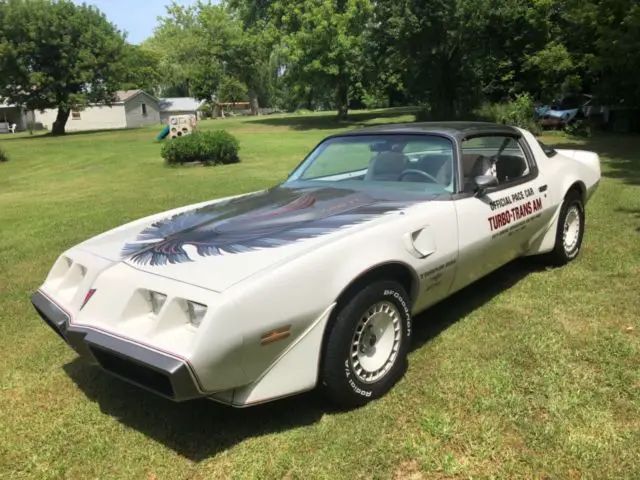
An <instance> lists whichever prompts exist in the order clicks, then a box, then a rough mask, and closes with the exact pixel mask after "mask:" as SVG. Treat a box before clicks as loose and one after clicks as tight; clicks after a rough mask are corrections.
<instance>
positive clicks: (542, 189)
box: [538, 185, 549, 193]
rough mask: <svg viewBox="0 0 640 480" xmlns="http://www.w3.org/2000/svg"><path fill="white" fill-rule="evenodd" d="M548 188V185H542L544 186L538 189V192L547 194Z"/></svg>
mask: <svg viewBox="0 0 640 480" xmlns="http://www.w3.org/2000/svg"><path fill="white" fill-rule="evenodd" d="M547 188H549V187H548V185H542V186H541V187H540V188H539V189H538V191H540V192H541V193H542V192H546V191H547Z"/></svg>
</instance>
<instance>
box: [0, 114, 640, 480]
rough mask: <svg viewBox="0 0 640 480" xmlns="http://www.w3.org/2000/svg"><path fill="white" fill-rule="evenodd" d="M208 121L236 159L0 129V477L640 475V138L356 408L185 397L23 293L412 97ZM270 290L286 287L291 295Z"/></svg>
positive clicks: (384, 117) (129, 140)
mask: <svg viewBox="0 0 640 480" xmlns="http://www.w3.org/2000/svg"><path fill="white" fill-rule="evenodd" d="M352 118H353V120H352V121H351V123H348V124H343V125H338V124H336V123H334V122H333V121H332V118H331V117H329V116H327V115H312V116H305V117H299V116H280V117H263V118H259V119H230V120H225V121H207V122H202V123H201V128H206V129H213V128H220V127H222V128H226V129H228V130H229V131H230V132H232V133H234V134H235V135H237V136H238V138H239V139H240V142H241V148H242V149H241V159H242V162H241V163H240V164H236V165H228V166H223V167H210V168H202V167H189V168H167V167H165V166H164V165H163V163H162V159H161V158H160V148H161V145H159V144H156V143H154V142H153V140H154V137H155V135H156V134H157V133H158V131H159V130H160V129H159V128H145V129H141V130H133V131H119V132H101V133H91V134H74V135H69V136H67V137H65V138H53V137H49V136H34V137H30V136H28V135H23V136H20V137H18V138H10V136H9V135H5V136H2V137H0V148H3V149H4V150H6V152H7V153H8V154H9V156H10V157H11V160H10V161H9V162H8V163H6V164H0V229H1V230H0V232H1V234H0V348H1V351H2V355H1V356H0V388H1V390H0V415H1V417H0V477H2V478H7V479H19V478H34V479H50V478H69V479H80V478H83V479H84V478H96V479H97V478H99V479H107V478H127V479H225V478H238V479H246V478H256V479H263V478H266V479H272V478H273V479H279V478H286V479H294V478H296V479H297V478H299V479H308V478H327V479H338V478H340V479H342V478H344V479H351V478H354V479H355V478H358V479H368V478H375V479H378V478H380V479H391V478H393V479H414V480H415V479H423V478H424V479H427V478H428V479H431V478H553V479H556V478H557V479H561V478H562V479H564V478H603V479H604V478H607V479H611V478H630V479H631V478H640V447H639V445H640V338H639V331H638V329H639V328H640V324H639V316H640V153H638V152H640V138H639V137H631V136H629V137H625V136H618V137H612V136H608V137H598V138H595V139H593V140H588V141H572V142H570V141H568V140H566V139H565V138H563V137H550V138H545V139H544V140H545V141H547V142H548V143H551V144H559V143H564V144H568V145H572V146H578V147H579V148H588V149H592V150H595V151H598V152H599V153H600V154H601V155H602V156H603V162H604V165H603V168H604V179H603V183H602V185H601V187H600V189H599V191H598V192H597V194H596V196H595V198H594V199H593V202H592V203H590V204H589V206H588V209H587V218H588V219H587V222H588V227H587V233H586V237H585V240H584V249H583V252H582V254H581V256H580V258H579V260H577V261H576V262H575V263H573V264H571V265H570V266H567V267H565V268H562V269H555V270H543V269H539V268H537V267H536V264H535V263H534V262H528V261H522V262H520V261H519V262H514V263H513V264H512V265H509V266H507V267H505V268H503V269H501V270H500V271H498V272H495V273H494V274H492V275H490V276H489V277H487V278H486V279H484V280H482V281H480V282H479V283H477V284H475V285H473V286H471V287H470V288H468V289H466V290H465V291H463V292H460V293H459V294H457V295H455V296H454V297H453V298H452V299H450V300H447V301H445V302H444V303H442V304H440V305H438V306H436V307H434V308H433V309H431V310H430V311H428V312H427V313H426V314H424V315H421V316H420V318H417V319H416V329H415V338H414V348H413V350H412V352H411V354H410V367H409V370H408V372H407V374H406V376H405V377H404V379H403V380H402V381H401V382H400V383H399V384H398V385H397V386H396V387H395V389H394V390H393V391H392V392H391V393H390V394H389V395H388V396H386V397H385V398H384V399H382V400H379V401H377V402H374V403H372V404H370V405H368V406H367V407H365V408H362V409H359V410H356V411H352V412H348V413H342V412H335V411H332V410H331V409H329V408H328V407H327V406H326V404H325V403H323V400H322V398H320V397H318V396H317V395H315V394H305V395H301V396H297V397H293V398H290V399H287V400H283V401H279V402H275V403H272V404H268V405H265V406H260V407H253V408H251V409H246V410H234V409H231V408H229V407H224V406H221V405H218V404H216V403H213V402H209V401H196V402H190V403H186V404H174V403H171V402H168V401H165V400H162V399H159V398H156V397H155V396H153V395H152V394H149V393H146V392H144V391H141V390H139V389H137V388H135V387H131V386H129V385H127V384H124V383H123V382H120V381H119V380H116V379H113V378H111V377H110V376H108V375H107V374H104V373H102V372H100V371H99V370H97V369H95V368H92V367H89V366H87V365H85V364H84V362H82V361H79V360H78V359H77V358H76V355H75V354H74V353H73V352H72V351H71V350H70V349H69V348H68V347H66V346H65V345H64V344H63V343H62V342H61V341H60V340H59V339H58V337H56V336H55V335H54V334H53V332H52V331H51V330H50V329H49V328H48V327H46V326H45V325H44V323H43V322H42V321H41V320H40V319H39V317H38V316H37V315H36V313H35V312H34V310H33V309H32V307H31V305H30V302H29V296H30V294H31V292H33V290H35V289H36V288H37V287H38V286H39V284H40V283H41V281H42V280H43V279H44V277H45V275H46V274H47V272H48V270H49V268H50V267H51V265H52V263H53V261H54V260H55V259H56V257H57V256H58V255H59V253H61V252H62V251H63V250H64V249H66V248H68V247H70V246H72V245H74V244H75V243H77V242H80V241H82V240H84V239H86V238H87V237H90V236H92V235H95V234H97V233H100V232H102V231H104V230H107V229H109V228H113V227H115V226H117V225H119V224H121V223H124V222H127V221H129V220H133V219H135V218H139V217H141V216H144V215H148V214H151V213H154V212H157V211H161V210H164V209H168V208H172V207H175V206H179V205H185V204H188V203H192V202H199V201H202V200H206V199H209V198H217V197H222V196H226V195H232V194H237V193H242V192H248V191H252V190H256V189H260V188H263V187H266V186H268V185H271V184H273V183H275V182H278V181H281V180H283V179H284V178H285V177H286V175H287V173H289V171H290V170H291V169H292V168H293V167H294V166H295V165H296V164H297V163H298V162H299V161H300V160H301V159H302V157H303V156H304V154H305V153H307V152H308V151H309V150H310V149H311V148H312V147H313V146H314V145H315V144H316V143H317V142H318V141H319V140H320V139H321V138H322V137H323V136H325V135H327V134H329V133H331V132H332V131H337V130H340V129H342V128H357V127H358V126H361V125H364V124H367V123H372V122H378V123H381V122H389V121H406V120H412V118H413V116H412V115H411V112H410V111H404V110H397V111H378V112H361V113H357V114H355V115H354V116H353V117H352ZM284 300H285V299H284V298H274V302H275V303H277V302H279V301H284Z"/></svg>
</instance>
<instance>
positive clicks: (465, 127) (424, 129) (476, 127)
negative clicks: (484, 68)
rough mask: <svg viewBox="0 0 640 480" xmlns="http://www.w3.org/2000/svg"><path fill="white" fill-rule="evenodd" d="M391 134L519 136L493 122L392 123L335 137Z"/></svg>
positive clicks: (342, 133)
mask: <svg viewBox="0 0 640 480" xmlns="http://www.w3.org/2000/svg"><path fill="white" fill-rule="evenodd" d="M376 133H378V134H389V133H400V134H402V133H413V134H415V133H432V134H437V135H445V136H448V137H457V138H459V137H464V136H467V135H470V134H489V135H496V134H504V135H519V134H520V132H519V130H518V129H516V128H515V127H511V126H509V125H503V124H500V123H491V122H416V123H392V124H385V125H374V126H371V127H364V128H358V129H355V130H349V131H348V132H341V133H337V134H335V135H332V136H334V137H342V136H353V135H362V134H376Z"/></svg>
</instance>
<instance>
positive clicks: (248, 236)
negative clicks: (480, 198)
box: [122, 187, 416, 266]
mask: <svg viewBox="0 0 640 480" xmlns="http://www.w3.org/2000/svg"><path fill="white" fill-rule="evenodd" d="M415 202H416V200H415V199H413V198H395V199H394V198H375V197H373V196H371V195H370V194H367V193H362V192H356V191H354V190H348V189H339V188H318V189H302V190H296V189H289V188H282V187H276V188H273V189H270V190H267V191H265V192H260V193H257V194H253V195H248V196H245V197H241V198H235V199H231V200H228V201H224V202H222V203H216V204H213V205H207V206H204V207H201V208H198V209H195V210H191V211H187V212H184V213H180V214H177V215H174V216H172V217H169V218H166V219H163V220H160V221H157V222H155V223H153V224H152V225H150V226H149V227H147V228H145V229H144V230H143V231H141V232H140V233H139V234H138V236H137V238H136V239H135V240H134V241H133V242H130V243H126V244H125V245H124V247H123V249H122V256H123V257H124V258H128V259H129V260H130V261H132V262H134V263H137V264H140V265H151V266H158V265H166V264H167V263H171V264H176V263H184V262H191V261H194V259H193V258H192V257H191V256H190V255H189V254H188V253H187V251H186V250H185V246H187V245H190V246H192V247H194V248H195V250H196V251H197V254H198V255H199V256H202V257H206V256H213V255H223V254H235V253H241V252H247V251H251V250H255V249H265V248H273V247H278V246H282V245H286V244H289V243H292V242H297V241H300V240H304V239H310V238H315V237H318V236H322V235H326V234H329V233H331V232H334V231H336V230H338V229H341V228H345V227H349V226H353V225H356V224H360V223H363V222H366V221H369V220H372V219H373V218H376V217H378V216H380V215H383V214H386V213H389V212H394V211H398V210H401V209H403V208H406V207H408V206H410V205H411V204H413V203H415Z"/></svg>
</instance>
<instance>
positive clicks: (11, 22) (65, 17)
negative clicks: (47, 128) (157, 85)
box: [0, 0, 125, 134]
mask: <svg viewBox="0 0 640 480" xmlns="http://www.w3.org/2000/svg"><path fill="white" fill-rule="evenodd" d="M124 49H125V38H124V36H123V34H122V33H121V32H120V31H118V29H117V28H116V27H115V26H114V25H113V24H111V23H110V22H109V21H107V19H106V18H105V16H104V15H103V14H102V13H100V12H99V11H98V10H97V9H95V8H94V7H91V6H88V5H84V4H83V5H75V4H74V3H73V2H71V1H69V0H57V1H47V0H5V1H3V2H0V72H2V81H1V82H0V98H5V99H7V100H8V101H9V102H12V103H16V104H18V105H21V106H23V107H25V108H28V109H38V110H43V109H46V108H55V107H57V108H58V116H57V119H56V121H55V122H54V124H53V129H52V130H53V133H56V134H60V133H64V128H65V124H66V122H67V119H68V117H69V112H70V109H71V108H77V107H82V106H84V105H87V104H89V103H93V102H105V103H110V102H112V101H113V99H114V96H115V92H116V91H117V90H118V87H119V86H120V82H121V79H122V78H123V76H124V73H123V65H122V63H121V62H119V61H118V59H120V58H121V56H122V55H123V52H124Z"/></svg>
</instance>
